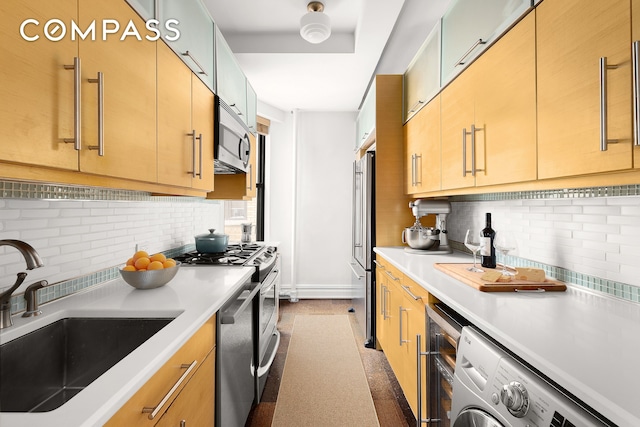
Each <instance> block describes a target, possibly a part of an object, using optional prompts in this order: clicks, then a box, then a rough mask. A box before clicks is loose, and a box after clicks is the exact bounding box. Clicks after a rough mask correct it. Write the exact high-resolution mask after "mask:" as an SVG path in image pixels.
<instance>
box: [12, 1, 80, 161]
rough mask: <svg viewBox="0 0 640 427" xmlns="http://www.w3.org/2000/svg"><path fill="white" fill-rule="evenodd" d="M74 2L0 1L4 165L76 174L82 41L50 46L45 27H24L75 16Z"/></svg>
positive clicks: (66, 39)
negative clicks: (76, 103)
mask: <svg viewBox="0 0 640 427" xmlns="http://www.w3.org/2000/svg"><path fill="white" fill-rule="evenodd" d="M77 7H78V6H77V1H76V0H60V1H56V2H52V1H49V0H33V1H29V2H26V1H24V0H3V1H1V2H0V16H2V17H3V23H2V25H0V37H1V38H2V40H0V55H1V56H2V58H4V60H3V61H2V65H0V99H2V102H0V117H2V124H1V125H0V160H4V161H11V162H17V163H23V164H30V165H41V166H50V167H55V168H61V169H69V170H78V152H77V151H76V150H75V149H74V144H73V143H68V144H67V143H65V142H64V140H65V139H71V140H73V138H74V126H73V125H74V89H73V86H74V85H73V82H74V71H73V70H67V69H65V65H73V61H74V57H77V56H78V42H76V41H71V39H70V38H63V39H62V40H60V41H59V42H55V43H54V42H51V41H49V40H47V39H46V38H45V37H44V36H43V34H42V27H41V26H36V25H27V26H26V27H25V33H26V35H27V36H29V37H32V36H39V39H38V40H35V41H32V42H27V41H25V40H24V39H23V38H22V37H21V36H20V31H19V29H20V25H21V23H22V22H23V21H24V20H25V19H28V18H33V19H37V20H38V21H39V22H40V23H44V22H46V21H47V20H49V19H51V17H53V16H56V17H75V16H76V12H77Z"/></svg>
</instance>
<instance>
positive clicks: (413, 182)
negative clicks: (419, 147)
mask: <svg viewBox="0 0 640 427" xmlns="http://www.w3.org/2000/svg"><path fill="white" fill-rule="evenodd" d="M415 185H416V155H415V154H412V155H411V186H412V187H415Z"/></svg>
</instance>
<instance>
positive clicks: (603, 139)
mask: <svg viewBox="0 0 640 427" xmlns="http://www.w3.org/2000/svg"><path fill="white" fill-rule="evenodd" d="M616 68H618V66H617V65H608V64H607V57H606V56H603V57H601V58H600V151H607V148H608V145H609V144H615V143H617V142H619V140H617V139H608V138H607V134H608V129H607V128H608V125H607V119H608V108H607V70H614V69H616Z"/></svg>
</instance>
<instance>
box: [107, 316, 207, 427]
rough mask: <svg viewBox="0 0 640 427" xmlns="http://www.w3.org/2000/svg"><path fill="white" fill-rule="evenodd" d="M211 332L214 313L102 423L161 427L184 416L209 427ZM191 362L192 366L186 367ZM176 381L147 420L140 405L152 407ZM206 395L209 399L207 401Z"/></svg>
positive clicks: (196, 423) (117, 425)
mask: <svg viewBox="0 0 640 427" xmlns="http://www.w3.org/2000/svg"><path fill="white" fill-rule="evenodd" d="M215 331H216V316H213V317H211V318H210V319H209V320H208V321H207V322H206V323H205V324H204V325H203V326H202V327H201V328H200V329H198V331H197V332H196V333H195V334H194V335H193V336H192V337H191V338H190V339H189V341H187V343H186V344H185V345H183V346H182V347H181V348H180V349H179V350H178V351H177V352H176V353H175V354H174V355H173V356H172V357H171V359H169V361H168V362H167V363H165V364H164V365H163V366H162V367H161V368H160V369H159V370H158V371H157V372H156V374H155V375H154V376H153V377H151V378H150V379H149V380H148V381H147V382H146V384H145V385H144V386H142V388H140V390H138V391H137V392H136V394H134V395H133V396H132V397H131V399H129V401H128V402H127V403H125V404H124V406H123V407H122V408H121V409H120V410H119V411H118V412H117V413H116V414H115V415H114V416H113V417H111V419H110V420H109V421H108V422H107V423H106V424H105V426H107V427H120V426H155V425H156V424H157V425H162V426H165V425H171V424H167V422H169V421H170V420H171V421H172V422H173V420H174V419H179V420H183V419H184V420H193V423H192V425H194V426H198V427H200V426H202V427H207V426H210V427H212V426H213V422H214V417H213V415H214V414H213V407H214V404H215V400H214V399H213V395H214V392H215V369H214V368H215V363H214V361H215V349H214V347H215V341H216V336H215V335H216V334H215ZM192 365H193V368H192V369H191V370H189V367H190V366H192ZM187 372H188V373H187ZM176 384H178V386H177V387H176V389H175V390H174V391H173V393H172V394H170V397H169V399H168V400H167V401H166V402H165V403H164V405H163V406H162V407H161V408H158V413H157V415H155V417H153V418H152V419H150V418H149V412H146V411H145V409H144V408H151V410H155V409H156V407H157V405H158V404H159V403H160V402H162V401H163V399H164V398H165V396H167V395H168V393H170V390H172V387H173V386H174V385H176ZM209 397H211V400H208V399H209ZM174 405H175V406H174ZM143 411H145V412H143ZM200 412H202V413H200ZM165 416H168V418H167V420H166V421H164V420H163V418H164V417H165ZM158 421H160V422H158ZM177 425H179V422H178V424H177ZM188 425H190V424H187V426H188Z"/></svg>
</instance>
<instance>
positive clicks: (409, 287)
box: [400, 285, 422, 301]
mask: <svg viewBox="0 0 640 427" xmlns="http://www.w3.org/2000/svg"><path fill="white" fill-rule="evenodd" d="M400 287H401V288H402V289H404V290H405V292H406V293H408V294H409V295H410V296H411V298H413V299H414V300H416V301H418V300H419V299H422V297H419V296H416V295H414V294H413V292H411V286H404V285H400Z"/></svg>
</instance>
